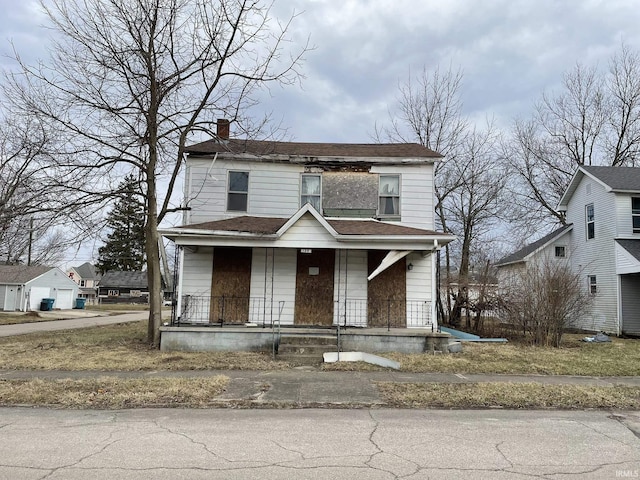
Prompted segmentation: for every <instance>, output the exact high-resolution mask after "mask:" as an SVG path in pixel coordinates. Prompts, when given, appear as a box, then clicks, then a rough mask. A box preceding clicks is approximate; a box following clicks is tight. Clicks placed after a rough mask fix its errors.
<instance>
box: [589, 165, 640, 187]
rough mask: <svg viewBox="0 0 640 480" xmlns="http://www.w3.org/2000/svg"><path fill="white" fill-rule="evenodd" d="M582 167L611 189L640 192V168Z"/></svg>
mask: <svg viewBox="0 0 640 480" xmlns="http://www.w3.org/2000/svg"><path fill="white" fill-rule="evenodd" d="M582 169H583V170H584V171H585V172H587V173H589V174H590V175H593V176H594V177H596V178H597V179H598V180H600V181H601V182H603V183H605V184H607V185H608V186H609V187H610V188H611V189H612V190H616V191H625V192H640V168H637V167H593V166H583V167H582Z"/></svg>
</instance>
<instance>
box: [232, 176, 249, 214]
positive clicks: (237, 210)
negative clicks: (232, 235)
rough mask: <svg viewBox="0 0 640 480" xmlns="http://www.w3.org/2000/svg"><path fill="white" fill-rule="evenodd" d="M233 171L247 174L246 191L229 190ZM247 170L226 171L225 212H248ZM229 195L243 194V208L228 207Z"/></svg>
mask: <svg viewBox="0 0 640 480" xmlns="http://www.w3.org/2000/svg"><path fill="white" fill-rule="evenodd" d="M234 173H246V174H247V191H246V192H245V191H240V190H231V175H232V174H234ZM249 176H250V174H249V171H248V170H229V171H228V172H227V212H245V213H246V212H248V211H249ZM230 195H244V196H245V208H244V210H241V209H231V208H229V203H230V202H229V198H230Z"/></svg>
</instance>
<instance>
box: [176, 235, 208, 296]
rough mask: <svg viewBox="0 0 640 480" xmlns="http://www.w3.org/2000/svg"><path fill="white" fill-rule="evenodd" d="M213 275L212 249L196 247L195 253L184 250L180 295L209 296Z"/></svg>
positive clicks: (187, 249)
mask: <svg viewBox="0 0 640 480" xmlns="http://www.w3.org/2000/svg"><path fill="white" fill-rule="evenodd" d="M212 274H213V248H210V247H198V250H197V251H196V252H192V251H190V249H189V248H188V247H187V248H185V249H184V262H183V265H182V295H192V296H194V297H207V298H208V297H210V296H211V278H212V277H211V276H212Z"/></svg>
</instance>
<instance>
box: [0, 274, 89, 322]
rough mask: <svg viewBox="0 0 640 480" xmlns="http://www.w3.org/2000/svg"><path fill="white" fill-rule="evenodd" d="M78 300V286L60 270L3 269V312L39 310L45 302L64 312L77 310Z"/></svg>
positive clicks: (0, 290) (0, 281)
mask: <svg viewBox="0 0 640 480" xmlns="http://www.w3.org/2000/svg"><path fill="white" fill-rule="evenodd" d="M77 296H78V285H77V284H76V283H75V282H74V281H73V280H71V279H70V278H69V277H68V276H67V275H66V274H65V273H64V272H63V271H62V270H60V269H59V268H52V267H41V266H25V265H0V310H3V311H9V312H11V311H28V310H39V309H40V303H41V302H42V299H43V298H53V299H54V304H53V308H59V309H62V310H64V309H69V308H73V307H74V305H75V299H76V297H77Z"/></svg>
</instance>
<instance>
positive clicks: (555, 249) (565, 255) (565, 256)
mask: <svg viewBox="0 0 640 480" xmlns="http://www.w3.org/2000/svg"><path fill="white" fill-rule="evenodd" d="M559 249H562V250H559ZM559 251H562V255H558V252H559ZM553 253H554V256H555V257H556V258H567V246H566V245H555V246H554V251H553Z"/></svg>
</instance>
